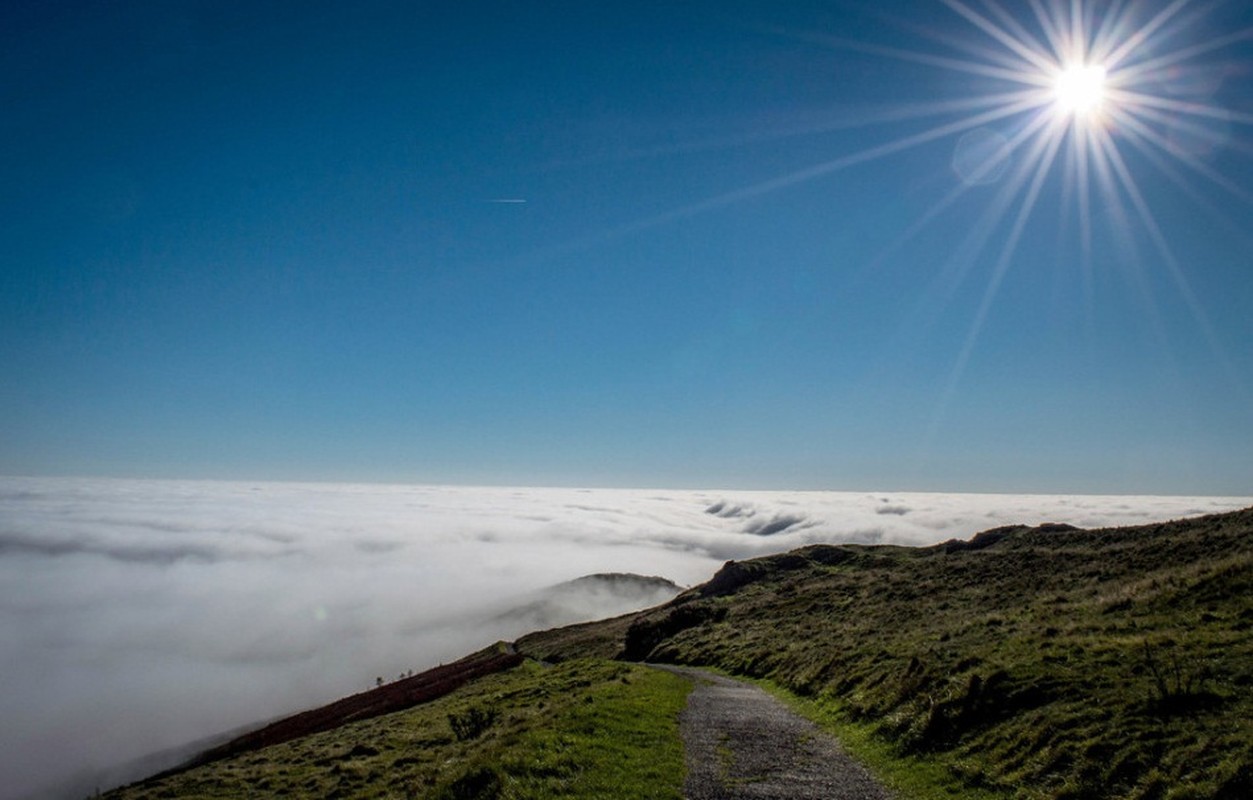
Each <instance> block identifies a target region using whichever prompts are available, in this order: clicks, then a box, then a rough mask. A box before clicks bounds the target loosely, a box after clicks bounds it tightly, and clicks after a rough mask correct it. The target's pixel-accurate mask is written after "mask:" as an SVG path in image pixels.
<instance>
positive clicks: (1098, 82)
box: [1053, 64, 1106, 120]
mask: <svg viewBox="0 0 1253 800" xmlns="http://www.w3.org/2000/svg"><path fill="white" fill-rule="evenodd" d="M1105 99H1106V93H1105V67H1103V66H1101V65H1100V64H1072V65H1070V66H1068V67H1065V68H1063V69H1061V70H1060V71H1059V72H1058V73H1057V77H1056V79H1055V80H1054V82H1053V100H1054V103H1055V108H1056V109H1057V112H1058V113H1059V114H1062V115H1063V116H1066V117H1071V118H1074V119H1076V120H1086V119H1090V118H1092V117H1093V116H1095V115H1096V114H1098V113H1100V111H1101V106H1102V105H1103V104H1104V103H1105Z"/></svg>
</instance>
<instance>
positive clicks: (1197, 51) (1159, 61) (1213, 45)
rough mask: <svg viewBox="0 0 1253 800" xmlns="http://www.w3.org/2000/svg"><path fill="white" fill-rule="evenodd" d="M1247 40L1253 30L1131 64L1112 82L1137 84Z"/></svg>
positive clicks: (1113, 77)
mask: <svg viewBox="0 0 1253 800" xmlns="http://www.w3.org/2000/svg"><path fill="white" fill-rule="evenodd" d="M1245 39H1253V28H1245V29H1243V30H1238V31H1235V32H1234V33H1229V34H1227V35H1226V36H1220V37H1218V38H1217V39H1211V40H1210V41H1208V42H1204V43H1202V44H1198V45H1193V46H1192V47H1185V48H1181V49H1179V50H1176V51H1174V52H1172V53H1167V54H1166V55H1163V56H1158V57H1157V58H1154V59H1150V60H1148V61H1141V62H1139V63H1137V64H1131V65H1129V66H1127V67H1124V68H1123V69H1120V70H1118V72H1117V73H1116V74H1115V75H1111V76H1110V77H1111V80H1116V81H1118V82H1119V83H1122V82H1126V83H1128V84H1132V83H1136V82H1139V81H1142V80H1145V79H1146V78H1148V77H1150V76H1151V73H1154V72H1156V71H1157V70H1162V69H1165V68H1167V67H1173V66H1175V65H1176V64H1178V63H1180V62H1181V61H1186V60H1187V59H1189V58H1195V57H1197V56H1199V55H1203V54H1205V53H1209V52H1213V51H1214V50H1218V49H1220V48H1223V47H1226V46H1227V45H1230V44H1235V43H1236V42H1239V41H1243V40H1245Z"/></svg>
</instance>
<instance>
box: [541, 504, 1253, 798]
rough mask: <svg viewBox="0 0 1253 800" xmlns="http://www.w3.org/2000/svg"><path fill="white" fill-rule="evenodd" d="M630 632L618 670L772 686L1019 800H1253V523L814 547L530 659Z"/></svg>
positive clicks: (572, 633)
mask: <svg viewBox="0 0 1253 800" xmlns="http://www.w3.org/2000/svg"><path fill="white" fill-rule="evenodd" d="M615 633H620V634H621V637H620V639H619V641H620V642H621V645H622V648H621V651H620V653H619V655H620V656H621V657H624V658H629V659H634V660H642V659H649V660H655V661H667V662H677V663H686V664H704V665H712V666H716V667H719V668H722V669H724V670H727V671H729V672H732V673H738V674H743V675H747V676H753V677H761V678H768V679H770V680H772V681H774V682H776V683H778V684H779V685H781V686H783V687H784V688H786V689H787V690H789V691H791V692H793V693H795V694H797V695H800V696H802V697H805V698H809V699H810V700H811V701H812V703H811V705H816V706H817V707H818V708H820V709H822V711H823V712H824V713H827V714H830V715H832V717H833V718H835V719H838V720H841V721H844V722H847V723H850V724H855V725H859V726H861V728H863V729H869V730H870V731H872V733H873V734H874V736H876V737H878V738H880V739H883V740H886V741H888V742H891V743H892V746H893V748H894V749H895V751H896V752H898V753H899V754H902V755H907V754H924V755H927V756H929V757H931V758H932V759H938V760H939V761H940V762H941V763H942V764H943V765H945V766H946V767H947V768H948V769H949V770H950V771H951V772H953V773H955V774H956V775H958V776H959V777H960V778H961V779H962V780H964V781H965V782H966V783H968V784H969V785H973V786H983V787H985V788H988V789H991V790H993V791H995V792H999V793H1004V794H1006V795H1010V796H1016V797H1024V798H1109V797H1129V798H1193V797H1196V798H1200V797H1206V798H1222V799H1224V800H1227V799H1230V800H1235V798H1249V797H1253V511H1243V512H1237V513H1233V514H1225V515H1217V516H1212V517H1205V518H1201V519H1197V520H1187V521H1181V522H1173V523H1167V524H1160V525H1150V526H1144V527H1135V528H1123V529H1111V530H1098V531H1078V530H1074V529H1071V528H1068V527H1066V526H1045V527H1040V528H1002V529H997V530H993V531H988V532H986V533H983V534H980V535H979V536H976V537H975V538H974V539H973V540H971V541H969V542H956V541H954V542H949V543H946V544H943V545H939V546H936V547H930V548H924V549H912V548H898V547H864V546H852V545H849V546H838V547H836V546H815V547H809V548H805V549H802V550H799V551H795V552H793V553H787V554H783V555H778V556H771V557H767V558H762V559H755V560H752V561H746V562H740V563H734V562H732V563H729V564H728V565H727V566H726V567H724V568H723V569H722V570H721V571H720V572H719V573H718V574H717V575H716V576H715V577H714V579H713V580H712V581H710V582H709V583H707V584H705V585H703V586H700V587H697V588H695V589H693V590H690V591H688V592H686V593H684V594H683V595H680V596H679V597H678V598H676V600H675V601H673V602H672V603H670V604H668V605H666V606H663V607H660V608H658V609H655V610H652V611H649V612H645V613H643V614H640V615H638V616H637V617H634V618H632V619H619V620H614V621H610V622H608V623H605V624H601V625H595V624H593V625H586V626H580V627H578V628H571V629H562V630H558V631H553V632H545V633H540V634H535V635H532V636H529V637H525V638H524V639H522V640H520V641H519V642H518V647H519V649H520V650H521V651H522V652H524V653H527V654H530V655H533V656H539V657H545V658H550V659H560V658H564V657H570V656H574V655H583V654H585V653H604V652H605V649H606V645H607V642H608V641H610V640H612V638H613V634H615Z"/></svg>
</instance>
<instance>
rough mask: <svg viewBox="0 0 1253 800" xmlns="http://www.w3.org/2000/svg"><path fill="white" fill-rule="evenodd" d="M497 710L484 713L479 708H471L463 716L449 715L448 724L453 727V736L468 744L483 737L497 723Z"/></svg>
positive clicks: (492, 709)
mask: <svg viewBox="0 0 1253 800" xmlns="http://www.w3.org/2000/svg"><path fill="white" fill-rule="evenodd" d="M496 717H497V713H496V709H494V708H489V709H487V710H486V711H484V710H483V709H481V708H478V707H477V706H471V707H470V708H468V709H466V711H465V713H462V714H457V713H453V714H449V715H448V724H449V725H450V726H451V727H452V733H453V736H456V737H457V741H459V742H466V741H469V740H471V739H477V738H479V737H480V736H482V735H483V732H484V731H486V730H487V729H488V728H490V727H491V726H492V724H493V723H495V722H496Z"/></svg>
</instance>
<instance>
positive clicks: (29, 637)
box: [0, 478, 1253, 798]
mask: <svg viewBox="0 0 1253 800" xmlns="http://www.w3.org/2000/svg"><path fill="white" fill-rule="evenodd" d="M1251 504H1253V498H1194V497H1097V496H1046V495H1037V496H1011V495H971V494H963V495H945V494H910V493H883V494H877V493H864V492H856V493H852V492H850V493H838V492H739V491H731V492H721V491H668V490H649V491H645V490H609V489H592V490H580V489H512V488H463V487H424V486H383V485H347V484H276V483H261V484H249V483H222V482H179V481H123V480H82V479H50V478H38V479H36V478H0V719H3V720H4V725H3V726H0V774H2V775H4V776H6V781H5V782H4V785H3V786H0V796H3V797H6V798H13V797H22V796H24V795H26V794H28V793H39V794H40V795H41V796H44V795H46V793H47V791H48V789H47V787H48V786H50V785H58V784H62V785H65V786H66V787H67V788H66V794H67V796H70V797H81V796H83V794H84V793H86V792H87V791H90V790H91V789H92V788H94V785H95V782H97V781H100V780H101V778H100V777H99V775H98V774H93V770H97V769H103V768H107V767H110V766H115V765H117V764H120V763H125V762H127V761H130V760H132V759H135V758H137V757H140V756H144V755H146V754H149V753H153V752H156V751H160V750H163V749H166V748H169V747H171V746H177V745H181V744H185V743H187V742H191V741H194V740H197V739H200V738H202V737H204V736H207V735H212V734H216V733H219V732H222V731H227V730H230V729H234V728H236V727H238V726H241V725H247V724H249V723H252V722H256V721H259V720H263V719H266V718H270V717H274V716H277V715H281V714H285V713H288V712H292V711H296V710H299V709H303V708H306V707H308V706H310V705H314V704H317V703H321V702H325V701H329V700H332V699H335V698H337V697H340V696H342V695H345V694H349V693H352V692H355V691H359V690H361V689H365V688H368V687H369V686H372V685H373V682H374V679H375V677H376V676H385V677H390V676H395V675H396V674H398V673H400V672H403V671H406V670H409V669H414V670H420V669H423V668H426V667H429V666H432V665H434V664H436V663H438V662H440V661H447V660H451V659H454V658H456V657H458V656H460V655H463V654H465V653H467V652H469V651H471V650H473V649H477V648H479V647H482V646H484V645H486V644H488V643H490V642H492V641H495V640H496V639H498V638H501V637H512V636H516V635H518V634H520V633H523V632H524V631H520V630H514V629H511V625H513V626H514V627H516V624H517V623H516V620H515V621H514V622H513V623H511V622H510V619H509V617H508V615H506V616H503V617H502V616H501V611H502V609H506V608H507V607H508V606H509V605H510V602H511V599H512V598H522V597H524V596H529V593H532V592H534V591H535V590H537V589H540V588H542V587H545V586H548V585H552V584H555V583H559V582H562V581H566V580H569V579H572V578H577V577H579V576H581V575H586V574H589V573H596V572H636V573H641V574H644V575H660V576H663V577H666V578H669V579H671V580H674V581H676V582H678V583H680V584H683V585H690V584H694V583H699V582H702V581H704V580H706V579H708V578H709V577H710V576H711V575H712V574H713V572H714V571H715V570H716V569H717V568H718V566H719V565H720V564H721V563H722V562H723V561H725V560H727V559H740V558H748V557H751V556H754V555H759V554H764V553H769V552H777V551H781V550H786V549H790V548H793V547H798V546H800V545H803V544H808V543H813V542H834V543H839V542H860V543H892V544H907V545H925V544H932V543H935V542H939V541H943V540H945V539H950V538H968V537H969V536H971V535H972V534H974V533H976V532H978V531H981V530H985V529H987V528H991V527H995V526H997V525H1003V524H1010V523H1019V522H1022V523H1030V524H1035V523H1040V522H1068V523H1071V524H1075V525H1079V526H1083V527H1095V526H1102V525H1116V524H1130V523H1137V522H1144V521H1150V520H1158V519H1170V518H1178V517H1182V516H1191V515H1195V514H1202V513H1212V512H1217V511H1224V510H1229V509H1234V508H1240V507H1244V506H1248V505H1251ZM519 602H523V601H521V600H519ZM596 610H597V611H603V610H605V609H604V607H603V606H599V607H598V608H597V609H596ZM131 777H133V776H131ZM104 780H106V781H107V778H106V779H104ZM67 782H68V783H67ZM102 788H103V786H102Z"/></svg>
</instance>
